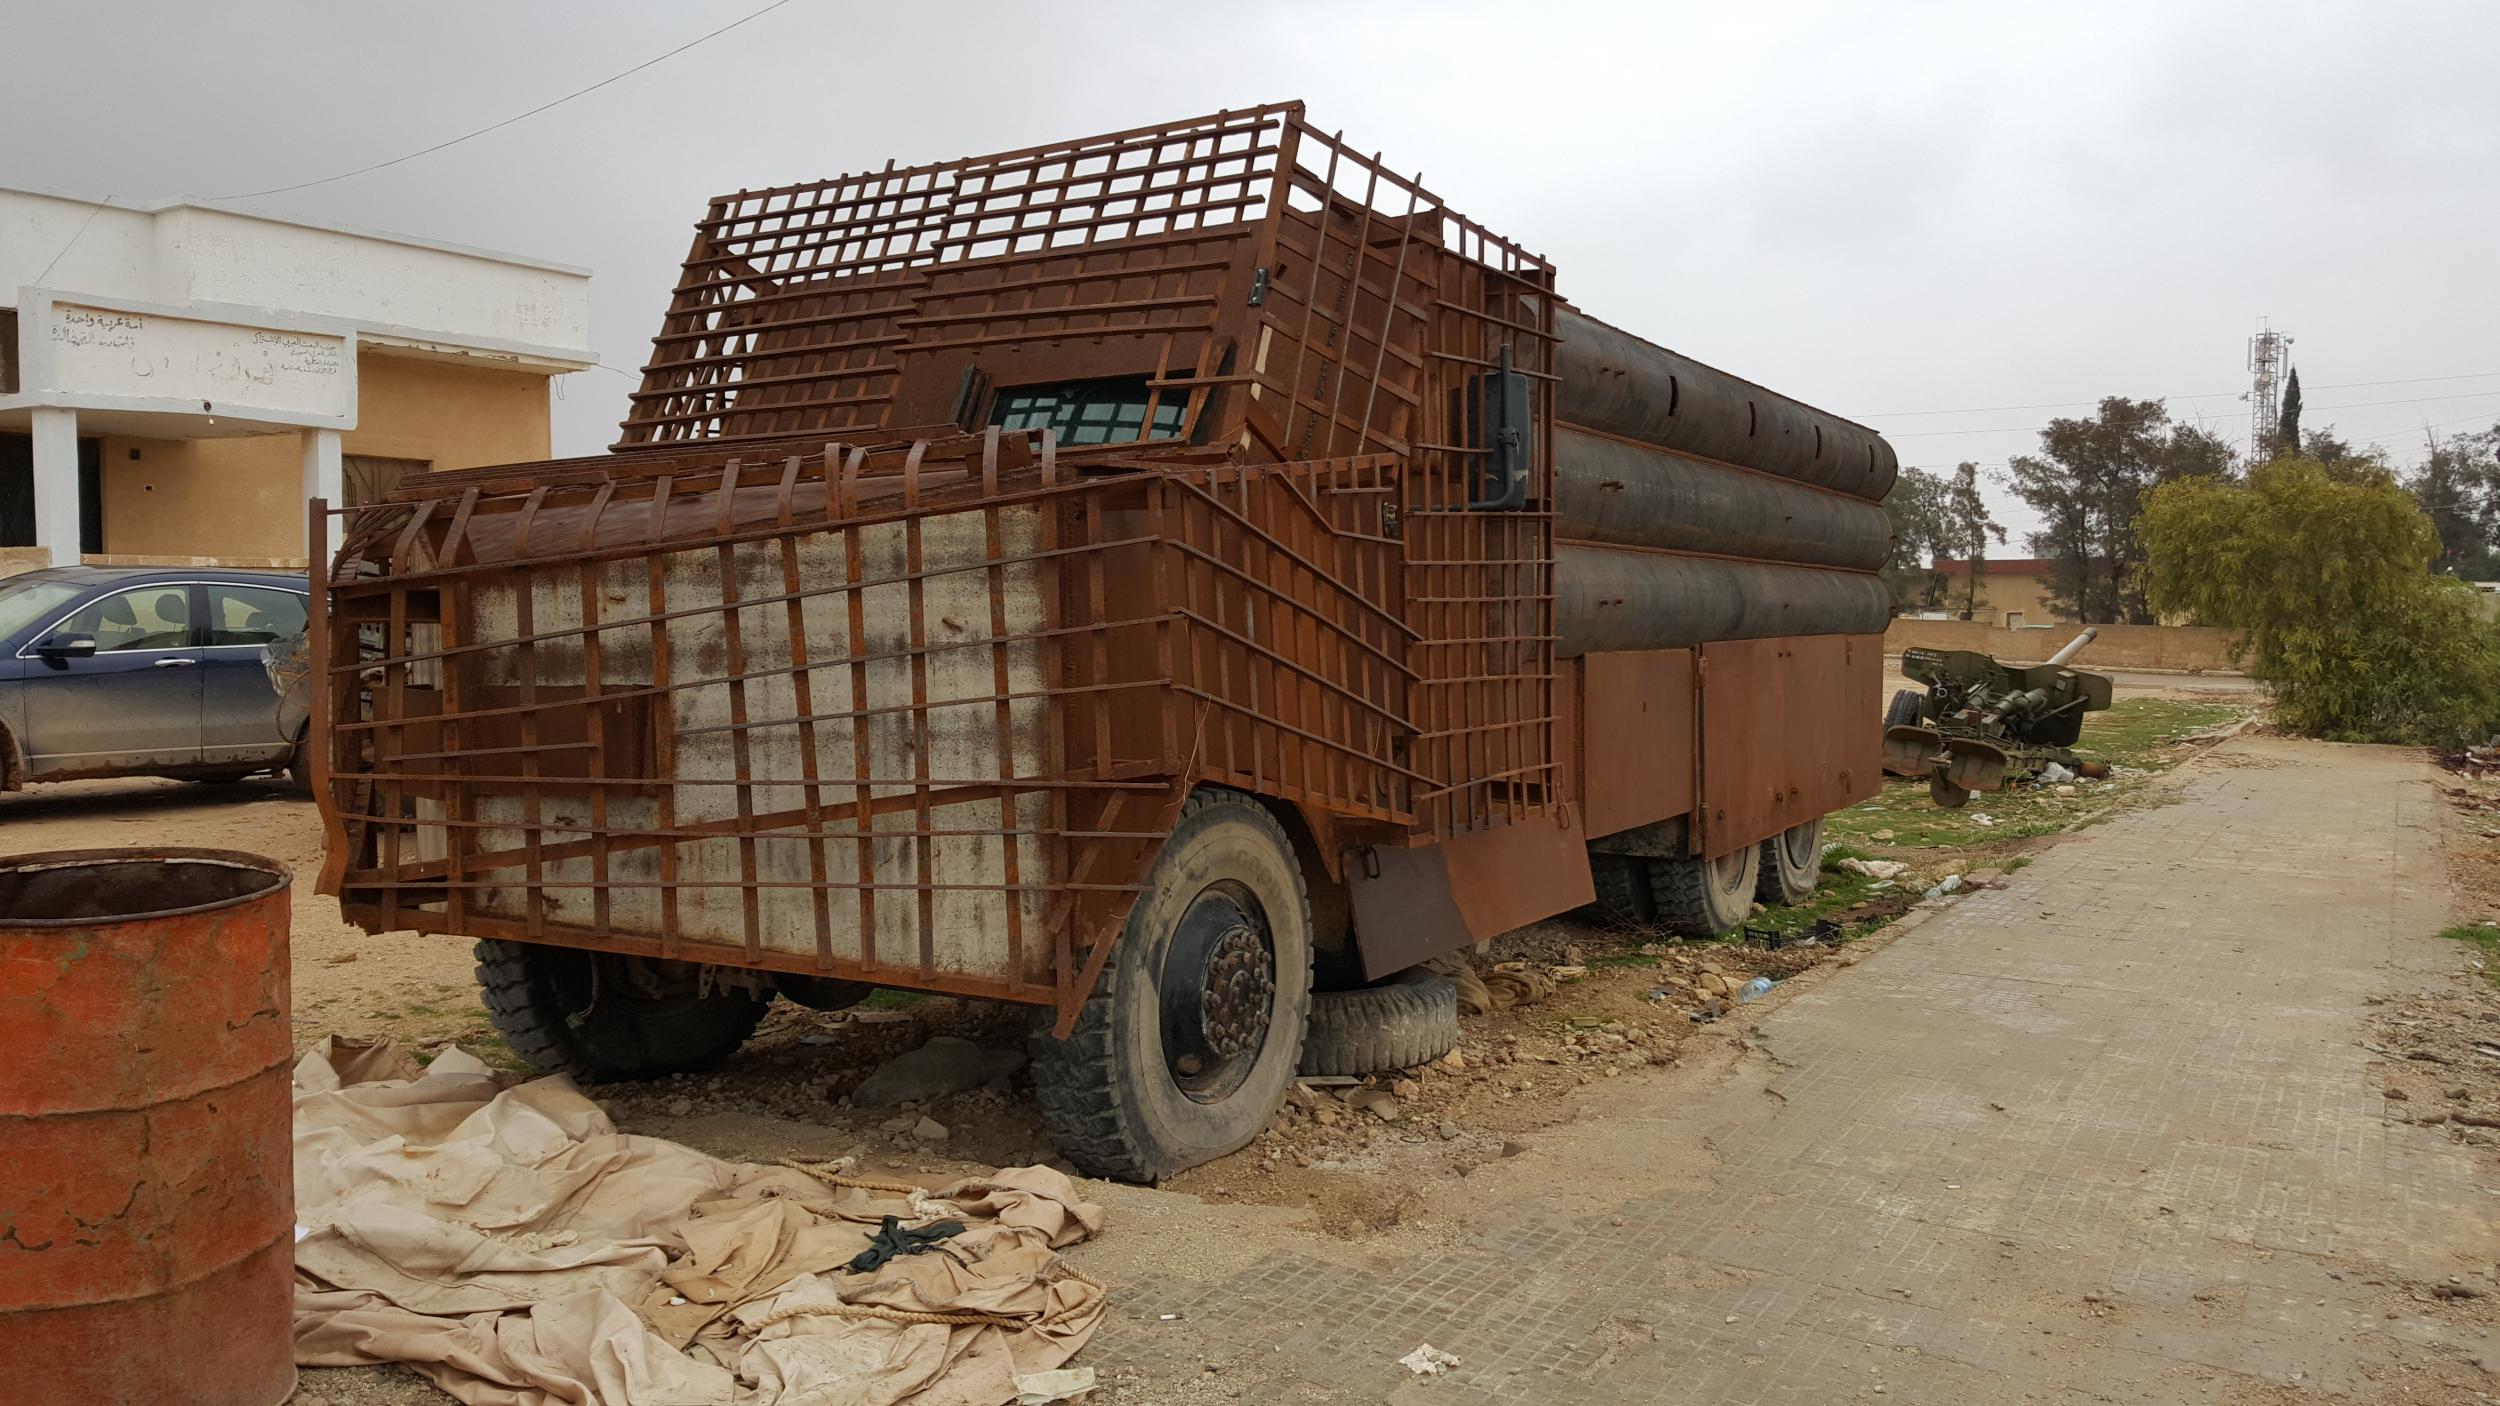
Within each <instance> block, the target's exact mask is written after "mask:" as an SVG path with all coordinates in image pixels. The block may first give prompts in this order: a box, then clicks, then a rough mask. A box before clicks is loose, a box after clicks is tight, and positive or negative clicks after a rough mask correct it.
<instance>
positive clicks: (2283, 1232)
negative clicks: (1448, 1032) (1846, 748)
mask: <svg viewBox="0 0 2500 1406" xmlns="http://www.w3.org/2000/svg"><path fill="white" fill-rule="evenodd" d="M2436 804H2437V801H2436V797H2435V794H2434V792H2433V790H2432V788H2431V786H2430V784H2429V777H2428V773H2427V769H2426V768H2425V767H2424V766H2423V764H2422V763H2421V762H2420V760H2419V759H2418V757H2417V755H2415V754H2410V753H2400V752H2395V751H2383V750H2375V749H2359V748H2329V747H2323V746H2315V745H2304V744H2292V743H2283V742H2268V741H2253V742H2242V743H2235V744H2232V746H2231V747H2230V748H2229V749H2228V750H2227V751H2226V752H2225V753H2224V754H2222V755H2220V756H2218V757H2216V758H2214V759H2212V760H2211V761H2209V762H2207V763H2205V764H2203V765H2202V766H2201V767H2200V771H2199V774H2198V775H2197V777H2196V778H2195V779H2194V780H2192V781H2190V782H2189V783H2188V784H2187V788H2186V796H2185V799H2184V800H2182V801H2181V802H2180V803H2178V804H2175V805H2170V806H2166V807H2163V808H2159V809H2152V810H2147V811H2143V812H2139V813H2135V814H2132V815H2129V816H2127V817H2125V818H2123V819H2121V820H2119V821H2118V822H2116V823H2114V824H2112V825H2110V826H2108V827H2106V828H2104V829H2101V830H2098V831H2095V832H2093V833H2091V834H2090V835H2089V836H2088V837H2086V838H2083V839H2080V840H2077V841H2074V842H2071V843H2068V844H2066V845H2063V846H2060V847H2058V848H2056V849H2054V850H2052V851H2050V852H2049V853H2048V854H2047V855H2046V856H2045V857H2043V858H2042V859H2041V860H2040V861H2039V862H2038V863H2036V864H2034V865H2032V866H2031V867H2029V868H2027V869H2025V870H2023V871H2022V872H2021V873H2020V874H2018V875H2017V876H2015V879H2014V881H2013V883H2012V884H2011V886H2010V887H2008V888H2006V889H2004V890H2000V891H1995V892H1989V893H1984V894H1980V895H1976V896H1974V897H1972V898H1971V899H1969V900H1966V901H1964V902H1963V903H1961V904H1960V905H1958V906H1956V907H1954V908H1952V909H1950V910H1949V911H1947V912H1944V913H1942V914H1940V915H1938V916H1937V917H1936V918H1935V919H1933V920H1932V921H1929V922H1927V923H1926V924H1924V925H1923V926H1922V927H1920V928H1918V929H1917V930H1916V931H1913V932H1909V933H1905V934H1904V935H1902V936H1901V937H1900V938H1899V939H1897V940H1896V941H1894V942H1893V943H1892V944H1891V945H1890V946H1888V947H1886V948H1885V949H1884V950H1882V951H1881V952H1879V953H1877V954H1876V955H1874V956H1872V957H1870V958H1869V959H1867V960H1865V961H1864V962H1862V963H1860V964H1859V965H1858V966H1856V967H1854V968H1852V969H1849V970H1846V971H1839V972H1834V973H1832V974H1830V975H1829V976H1828V977H1826V978H1824V979H1822V980H1821V981H1820V982H1819V983H1811V984H1809V986H1810V989H1806V990H1802V991H1800V992H1798V993H1797V994H1796V995H1794V996H1792V997H1790V998H1789V999H1788V1000H1787V1001H1786V1002H1785V1004H1784V1005H1782V1006H1781V1007H1779V1008H1778V1009H1777V1010H1775V1011H1774V1012H1773V1013H1772V1014H1771V1015H1770V1016H1769V1017H1768V1018H1767V1019H1766V1020H1765V1022H1764V1023H1763V1025H1762V1028H1761V1031H1760V1034H1761V1038H1762V1040H1763V1041H1764V1042H1765V1043H1766V1044H1767V1047H1768V1051H1769V1054H1770V1068H1769V1070H1768V1082H1767V1092H1762V1091H1759V1089H1758V1088H1757V1087H1756V1084H1758V1082H1759V1080H1760V1078H1761V1072H1760V1071H1758V1070H1756V1071H1748V1070H1747V1069H1745V1068H1742V1067H1740V1068H1739V1070H1738V1071H1737V1073H1736V1075H1735V1076H1734V1078H1735V1079H1736V1080H1737V1081H1739V1083H1740V1085H1742V1086H1741V1087H1736V1088H1734V1089H1732V1090H1729V1091H1728V1092H1727V1096H1725V1097H1720V1098H1717V1099H1714V1100H1712V1101H1711V1102H1710V1103H1709V1109H1710V1112H1709V1113H1707V1114H1705V1116H1706V1117H1708V1118H1709V1119H1710V1121H1708V1122H1705V1123H1703V1124H1700V1125H1698V1126H1695V1125H1692V1124H1691V1123H1690V1121H1689V1120H1690V1119H1691V1117H1692V1113H1691V1111H1690V1109H1689V1104H1688V1107H1687V1109H1686V1111H1684V1113H1683V1115H1682V1116H1683V1117H1685V1118H1686V1119H1687V1123H1686V1124H1685V1125H1684V1126H1683V1127H1682V1128H1681V1130H1680V1136H1682V1137H1684V1138H1686V1139H1691V1138H1693V1137H1695V1136H1696V1135H1698V1134H1701V1133H1705V1132H1706V1134H1707V1138H1708V1143H1709V1146H1710V1147H1711V1148H1713V1149H1715V1152H1716V1154H1717V1158H1718V1163H1717V1166H1716V1168H1715V1169H1714V1170H1713V1171H1712V1172H1711V1173H1710V1174H1709V1175H1707V1176H1703V1177H1686V1178H1683V1179H1682V1180H1681V1181H1674V1180H1666V1181H1663V1182H1662V1184H1661V1185H1660V1186H1659V1187H1658V1188H1657V1189H1655V1190H1654V1191H1653V1192H1649V1193H1645V1194H1640V1195H1634V1196H1631V1197H1630V1198H1629V1199H1619V1200H1616V1201H1614V1202H1613V1203H1611V1206H1610V1207H1599V1208H1597V1209H1596V1210H1594V1211H1593V1212H1592V1210H1591V1209H1590V1208H1589V1207H1587V1206H1585V1205H1575V1206H1572V1207H1571V1208H1570V1209H1569V1210H1568V1211H1566V1212H1562V1213H1557V1212H1555V1211H1554V1210H1552V1209H1550V1208H1549V1207H1547V1206H1543V1205H1540V1204H1539V1203H1538V1202H1537V1201H1536V1200H1535V1199H1532V1198H1527V1197H1520V1198H1515V1199H1512V1200H1510V1201H1509V1202H1507V1203H1506V1204H1492V1205H1488V1206H1487V1207H1486V1208H1485V1212H1484V1219H1483V1220H1482V1221H1480V1222H1478V1226H1479V1233H1478V1234H1477V1235H1476V1236H1475V1237H1474V1239H1473V1241H1472V1243H1471V1244H1469V1245H1467V1246H1465V1247H1463V1248H1458V1249H1452V1250H1441V1251H1429V1252H1423V1253H1417V1254H1409V1255H1398V1256H1389V1257H1375V1258H1374V1259H1373V1260H1371V1261H1370V1262H1368V1263H1366V1262H1362V1261H1361V1260H1360V1258H1359V1256H1356V1257H1349V1256H1346V1255H1341V1254H1340V1255H1321V1254H1313V1255H1303V1254H1289V1253H1275V1254H1270V1255H1268V1256H1266V1257H1265V1258H1264V1259H1261V1260H1259V1261H1258V1262H1256V1263H1254V1264H1252V1265H1250V1267H1248V1268H1247V1269H1245V1270H1243V1271H1241V1272H1240V1273H1238V1274H1233V1275H1230V1276H1227V1277H1225V1278H1223V1279H1222V1280H1220V1281H1218V1282H1196V1283H1193V1282H1188V1281H1187V1280H1186V1279H1184V1278H1183V1277H1181V1276H1179V1275H1177V1274H1174V1275H1168V1276H1159V1277H1157V1278H1155V1279H1152V1280H1150V1281H1149V1282H1146V1283H1139V1284H1128V1285H1123V1286H1122V1291H1121V1292H1120V1294H1119V1295H1118V1296H1117V1302H1118V1305H1119V1308H1118V1310H1117V1311H1118V1312H1119V1314H1120V1315H1122V1320H1123V1321H1121V1322H1118V1323H1115V1324H1114V1325H1112V1326H1111V1329H1110V1330H1109V1331H1107V1332H1106V1333H1105V1335H1104V1337H1103V1339H1102V1341H1101V1342H1100V1343H1099V1345H1098V1347H1097V1349H1096V1352H1095V1353H1093V1354H1089V1356H1088V1358H1087V1360H1089V1361H1096V1362H1100V1363H1103V1364H1105V1365H1106V1366H1116V1367H1122V1368H1126V1369H1128V1370H1130V1371H1142V1372H1143V1373H1144V1381H1142V1382H1140V1383H1138V1384H1137V1385H1136V1386H1133V1387H1131V1388H1128V1389H1126V1390H1124V1391H1123V1392H1122V1393H1121V1394H1120V1395H1119V1399H1120V1400H1121V1401H1129V1400H1140V1401H1164V1400H1199V1399H1214V1397H1215V1395H1217V1394H1218V1393H1212V1392H1208V1391H1206V1390H1205V1388H1204V1387H1203V1386H1201V1385H1197V1384H1193V1385H1192V1386H1191V1387H1190V1388H1188V1389H1185V1390H1184V1389H1183V1388H1182V1387H1181V1385H1180V1383H1181V1380H1182V1375H1183V1374H1184V1373H1195V1372H1196V1371H1197V1370H1198V1368H1197V1361H1198V1358H1199V1357H1200V1356H1203V1355H1208V1354H1220V1355H1222V1356H1224V1357H1226V1358H1227V1359H1228V1362H1229V1363H1230V1364H1235V1365H1228V1366H1227V1368H1226V1372H1227V1373H1228V1374H1232V1375H1231V1376H1230V1380H1232V1381H1233V1382H1234V1383H1236V1385H1235V1386H1234V1387H1233V1388H1232V1392H1231V1393H1222V1394H1236V1393H1237V1394H1239V1395H1240V1396H1241V1398H1242V1399H1245V1400H1247V1399H1261V1400H1334V1401H1392V1402H1410V1401H1411V1402H1424V1401H1431V1402H1477V1401H1534V1402H1540V1403H1544V1402H1553V1403H1578V1402H1591V1403H1595V1402H1609V1403H1611V1402H1645V1403H1647V1402H1657V1403H1666V1402H1745V1403H1771V1402H1800V1403H1802V1402H1828V1401H1832V1400H1835V1399H1842V1400H1853V1401H1854V1400H1861V1399H1863V1400H1875V1399H1879V1398H1880V1399H1882V1400H1885V1401H1888V1402H1897V1401H1913V1402H1931V1403H1946V1404H1947V1406H1959V1404H1960V1403H1980V1402H2005V1401H2039V1402H2055V1403H2084V1402H2110V1401H2119V1402H2164V1403H2171V1402H2225V1401H2234V1402H2236V1401H2243V1400H2255V1399H2263V1400H2267V1401H2273V1400H2275V1399H2276V1398H2275V1396H2273V1395H2272V1394H2267V1393H2268V1392H2270V1391H2271V1390H2273V1389H2286V1395H2285V1396H2284V1397H2283V1399H2285V1400H2293V1399H2298V1398H2299V1397H2302V1396H2306V1395H2308V1394H2309V1393H2311V1392H2321V1391H2322V1392H2332V1393H2345V1392H2354V1391H2364V1393H2365V1394H2367V1393H2366V1390H2365V1389H2366V1388H2367V1387H2368V1386H2369V1382H2368V1380H2367V1378H2366V1377H2365V1375H2364V1374H2365V1370H2366V1369H2368V1368H2370V1367H2372V1366H2376V1365H2383V1364H2387V1363H2390V1362H2394V1361H2398V1360H2404V1359H2406V1358H2407V1356H2408V1355H2409V1354H2410V1355H2413V1357H2414V1360H2419V1357H2420V1355H2421V1354H2426V1353H2430V1352H2433V1351H2441V1352H2448V1351H2455V1352H2460V1353H2462V1354H2463V1355H2464V1356H2466V1357H2468V1358H2470V1357H2472V1356H2474V1355H2476V1354H2478V1353H2480V1354H2486V1355H2487V1354H2489V1353H2490V1352H2491V1351H2492V1350H2493V1347H2494V1345H2493V1344H2491V1343H2488V1342H2476V1341H2473V1340H2472V1333H2471V1330H2466V1329H2459V1328H2455V1327H2442V1326H2441V1325H2440V1324H2438V1323H2437V1322H2435V1321H2432V1320H2430V1319H2428V1318H2426V1317H2423V1316H2420V1315H2415V1314H2402V1315H2391V1314H2389V1313H2387V1312H2386V1310H2387V1309H2389V1308H2390V1307H2392V1306H2394V1305H2395V1304H2397V1303H2400V1302H2402V1301H2401V1300H2398V1299H2396V1298H2394V1297H2393V1295H2392V1293H2391V1290H2390V1289H2389V1288H2387V1287H2385V1286H2384V1284H2383V1283H2382V1284H2380V1285H2373V1284H2370V1283H2366V1282H2364V1280H2365V1279H2366V1278H2377V1279H2380V1280H2382V1281H2385V1280H2387V1279H2389V1277H2390V1276H2391V1275H2400V1276H2408V1277H2418V1278H2430V1279H2436V1278H2438V1277H2441V1276H2444V1275H2446V1274H2449V1273H2454V1272H2457V1271H2458V1270H2460V1269H2461V1268H2464V1267H2465V1266H2466V1264H2467V1263H2469V1262H2471V1261H2469V1260H2466V1259H2461V1258H2460V1256H2472V1257H2476V1258H2477V1259H2478V1260H2479V1262H2480V1263H2483V1264H2488V1263H2489V1262H2490V1259H2491V1256H2492V1255H2493V1253H2494V1252H2495V1250H2500V1232H2495V1228H2494V1212H2495V1209H2500V1198H2496V1197H2495V1196H2494V1194H2493V1191H2494V1188H2492V1187H2490V1186H2489V1185H2486V1184H2484V1183H2487V1182H2488V1181H2489V1178H2488V1177H2485V1176H2482V1175H2480V1174H2479V1173H2478V1171H2477V1169H2476V1167H2475V1165H2474V1163H2473V1162H2472V1160H2471V1159H2470V1157H2469V1155H2468V1154H2467V1152H2466V1151H2465V1150H2464V1149H2460V1148H2457V1147H2455V1146H2453V1145H2451V1144H2450V1143H2449V1142H2448V1141H2446V1140H2445V1139H2444V1138H2442V1137H2440V1136H2439V1135H2437V1134H2436V1133H2434V1132H2433V1131H2432V1130H2429V1129H2424V1128H2416V1127H2412V1126H2406V1125H2399V1124H2395V1123H2392V1122H2391V1121H2390V1120H2389V1117H2388V1114H2387V1112H2386V1110H2385V1108H2384V1107H2383V1106H2382V1100H2381V1098H2380V1096H2379V1093H2378V1091H2377V1087H2376V1084H2375V1082H2374V1081H2373V1080H2372V1079H2371V1078H2370V1077H2369V1072H2368V1068H2367V1066H2368V1063H2369V1061H2370V1059H2371V1058H2372V1057H2371V1056H2370V1055H2369V1054H2368V1053H2367V1052H2366V1051H2364V1050H2362V1049H2360V1048H2358V1047H2357V1045H2356V1043H2355V1042H2356V1041H2357V1040H2358V1039H2360V1038H2363V1029H2362V1027H2363V1020H2364V1016H2365V1010H2366V1008H2365V1007H2364V1005H2363V1000H2364V998H2365V997H2368V996H2371V995H2375V994H2379V993H2384V992H2388V991H2391V990H2392V991H2402V990H2406V989H2410V988H2413V987H2416V986H2418V985H2419V984H2421V983H2422V982H2423V981H2425V980H2426V979H2428V978H2429V977H2430V976H2431V975H2432V974H2434V973H2440V972H2447V971H2452V970H2454V969H2455V967H2456V965H2457V961H2458V953H2457V950H2456V949H2455V948H2454V947H2452V946H2450V945H2448V944H2444V943H2440V942H2437V941H2435V940H2433V939H2431V938H2430V937H2429V936H2428V934H2430V933H2432V932H2435V931H2436V930H2437V929H2438V927H2439V926H2440V923H2441V919H2442V917H2443V912H2444V908H2445V900H2444V893H2445V880H2444V875H2443V866H2442V860H2441V856H2440V853H2439V836H2438V830H2437V816H2436V814H2435V812H2434V810H2433V807H2434V806H2435V805H2436ZM1749 1078H1751V1079H1752V1080H1754V1081H1755V1083H1752V1084H1748V1083H1745V1082H1744V1081H1746V1080H1748V1079H1749ZM1675 1087H1676V1085H1675V1081H1673V1080H1661V1081H1657V1082H1656V1083H1653V1084H1648V1085H1645V1086H1644V1087H1642V1088H1640V1089H1637V1090H1617V1089H1610V1090H1609V1091H1608V1098H1609V1100H1610V1106H1609V1108H1608V1111H1607V1116H1606V1119H1605V1120H1604V1122H1605V1123H1608V1124H1612V1123H1616V1122H1618V1121H1619V1120H1629V1122H1630V1123H1631V1125H1633V1126H1639V1125H1641V1122H1642V1120H1643V1119H1656V1120H1658V1121H1657V1123H1656V1125H1655V1126H1656V1127H1658V1128H1659V1129H1661V1130H1662V1135H1663V1133H1664V1132H1665V1131H1666V1130H1674V1129H1676V1128H1677V1123H1676V1121H1675V1120H1676V1118H1677V1116H1678V1110H1677V1109H1675V1108H1671V1107H1657V1106H1651V1107H1646V1108H1644V1107H1642V1106H1640V1105H1641V1101H1642V1100H1650V1101H1651V1102H1652V1103H1653V1104H1655V1103H1657V1102H1658V1101H1661V1100H1666V1099H1673V1098H1675V1097H1677V1096H1676V1095H1675V1094H1673V1093H1672V1092H1661V1091H1664V1090H1672V1089H1674V1088H1675ZM1686 1097H1687V1098H1688V1100H1689V1098H1690V1097H1691V1096H1689V1095H1688V1096H1686ZM1568 1136H1571V1137H1582V1136H1585V1137H1588V1138H1591V1139H1599V1138H1603V1137H1605V1136H1607V1134H1606V1133H1605V1132H1603V1131H1601V1125H1600V1123H1598V1122H1594V1121H1593V1122H1591V1123H1589V1124H1585V1125H1582V1126H1581V1127H1578V1128H1575V1129H1573V1130H1571V1131H1570V1133H1569V1134H1568ZM1521 1160H1523V1161H1524V1160H1527V1159H1521ZM1631 1160H1637V1154H1635V1156H1634V1157H1633V1158H1632V1159H1631ZM1504 1165H1507V1164H1504ZM1485 1175H1486V1174H1485V1173H1479V1174H1478V1178H1476V1179H1471V1181H1472V1180H1478V1179H1482V1178H1483V1177H1484V1176H1485ZM1556 1190H1557V1195H1556V1196H1555V1198H1553V1199H1554V1200H1556V1201H1566V1202H1567V1201H1570V1200H1571V1197H1570V1195H1569V1194H1568V1189H1566V1188H1557V1189H1556ZM1350 1259H1351V1260H1352V1261H1353V1262H1349V1260H1350ZM1164 1314H1179V1315H1183V1316H1182V1317H1181V1318H1180V1319H1179V1320H1177V1321H1173V1322H1167V1321H1166V1320H1164V1319H1163V1318H1162V1315H1164ZM1180 1325H1186V1331H1185V1332H1182V1331H1178V1328H1179V1326H1180ZM1426 1340H1429V1341H1431V1342H1432V1343H1434V1344H1436V1345H1439V1346H1442V1347H1445V1348H1449V1349H1451V1350H1453V1351H1456V1352H1458V1353H1459V1354H1460V1355H1461V1356H1462V1357H1463V1358H1464V1359H1465V1363H1464V1365H1463V1366H1462V1367H1460V1368H1458V1369H1456V1370H1455V1371H1453V1372H1451V1373H1449V1374H1448V1375H1446V1376H1442V1377H1439V1378H1435V1379H1431V1380H1418V1379H1415V1378H1412V1377H1410V1376H1408V1375H1407V1374H1406V1373H1405V1372H1404V1371H1403V1370H1402V1369H1400V1368H1398V1367H1397V1366H1396V1365H1395V1361H1396V1359H1397V1358H1398V1357H1399V1356H1400V1355H1401V1354H1403V1353H1405V1352H1407V1351H1408V1350H1409V1349H1411V1348H1413V1347H1414V1346H1415V1345H1416V1344H1417V1343H1418V1342H1422V1341H1426ZM2467 1370H2468V1371H2469V1372H2470V1371H2471V1369H2470V1368H2468V1369H2467ZM1213 1380H1215V1379H1210V1382H1212V1381H1213ZM2266 1384H2273V1387H2272V1388H2269V1387H2267V1386H2266ZM2490 1386H2491V1389H2492V1390H2493V1391H2494V1393H2495V1396H2500V1379H2495V1380H2494V1381H2493V1382H2492V1383H2491V1384H2490ZM2252 1393H2254V1394H2252Z"/></svg>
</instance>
